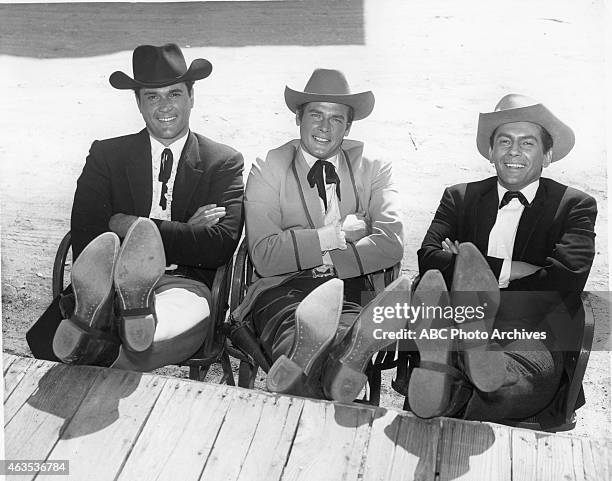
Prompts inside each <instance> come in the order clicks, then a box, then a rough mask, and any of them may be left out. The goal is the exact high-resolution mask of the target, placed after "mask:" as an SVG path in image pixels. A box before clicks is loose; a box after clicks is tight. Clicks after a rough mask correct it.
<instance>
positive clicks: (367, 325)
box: [323, 276, 410, 402]
mask: <svg viewBox="0 0 612 481" xmlns="http://www.w3.org/2000/svg"><path fill="white" fill-rule="evenodd" d="M398 293H401V294H398ZM395 299H396V300H397V302H402V301H403V302H409V301H410V279H408V278H407V277H403V276H402V277H400V278H399V279H396V280H395V281H393V282H392V283H391V284H389V285H388V286H387V287H386V288H385V290H384V291H383V292H381V293H380V294H379V295H378V296H376V297H375V298H374V300H372V302H370V303H369V304H368V305H367V306H365V307H364V308H363V309H362V311H361V313H360V314H359V316H358V317H357V320H356V321H355V324H354V326H353V328H352V331H351V333H350V334H349V335H351V336H352V339H351V344H350V345H349V346H348V348H347V350H346V351H345V353H344V354H343V355H342V356H341V357H340V358H339V359H337V360H332V361H330V363H329V365H328V366H327V368H326V369H325V379H324V383H323V385H324V390H325V394H326V395H327V396H328V397H329V398H330V399H333V400H334V401H342V402H351V401H353V400H354V399H355V398H356V397H357V396H358V395H359V393H360V392H361V390H362V389H363V387H364V386H365V384H366V382H367V380H368V378H367V376H366V375H365V374H364V371H365V368H366V366H367V364H368V361H369V360H370V359H371V358H372V356H373V355H374V354H375V353H376V352H378V351H380V350H381V349H384V348H385V347H387V346H389V345H391V344H393V343H394V342H396V341H394V340H389V339H376V338H375V337H374V331H375V330H376V329H380V328H381V327H383V326H384V327H385V330H388V331H399V330H401V329H403V328H404V327H405V326H406V322H407V320H406V319H404V318H402V317H395V318H393V319H386V320H385V321H384V324H377V323H375V322H374V321H373V309H374V307H377V306H378V305H388V306H390V305H391V303H393V302H394V300H395Z"/></svg>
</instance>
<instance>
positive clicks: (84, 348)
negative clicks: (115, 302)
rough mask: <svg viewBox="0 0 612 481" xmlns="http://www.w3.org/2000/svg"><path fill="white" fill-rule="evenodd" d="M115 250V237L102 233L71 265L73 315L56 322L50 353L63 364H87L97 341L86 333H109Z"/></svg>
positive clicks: (95, 351) (98, 351) (116, 240)
mask: <svg viewBox="0 0 612 481" xmlns="http://www.w3.org/2000/svg"><path fill="white" fill-rule="evenodd" d="M118 251H119V239H118V237H117V236H116V235H115V234H113V233H112V232H105V233H104V234H101V235H100V236H98V237H96V238H95V239H94V240H93V241H92V242H90V243H89V244H88V245H87V246H86V247H85V249H83V252H81V255H80V256H79V257H78V258H77V260H76V261H75V262H74V264H73V266H72V273H71V282H72V288H73V292H74V298H75V307H74V313H73V314H72V317H71V319H64V320H63V321H62V322H61V323H60V325H59V326H58V329H57V330H56V332H55V335H54V337H53V352H54V353H55V355H56V356H57V357H58V358H59V359H61V360H62V361H63V362H66V363H77V362H79V363H89V362H92V361H95V359H96V356H97V355H98V354H99V353H100V349H99V347H98V342H99V339H92V336H91V334H90V332H91V330H100V331H102V330H106V331H110V328H111V324H110V323H111V322H112V321H111V319H110V314H111V310H112V306H111V305H110V303H111V302H112V295H113V266H114V264H115V259H116V258H117V253H118ZM79 326H82V327H79ZM88 328H89V331H88Z"/></svg>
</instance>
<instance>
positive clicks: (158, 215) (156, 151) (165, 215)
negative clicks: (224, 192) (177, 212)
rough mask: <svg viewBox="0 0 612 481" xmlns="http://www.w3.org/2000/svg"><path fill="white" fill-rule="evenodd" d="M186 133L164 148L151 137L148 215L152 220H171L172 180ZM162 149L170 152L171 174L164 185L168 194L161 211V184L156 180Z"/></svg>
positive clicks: (185, 139) (174, 176) (185, 140)
mask: <svg viewBox="0 0 612 481" xmlns="http://www.w3.org/2000/svg"><path fill="white" fill-rule="evenodd" d="M188 134H189V132H187V133H186V134H185V135H183V136H182V137H181V138H180V139H178V140H175V141H174V142H173V143H172V144H170V145H169V146H167V147H166V146H165V145H164V144H162V143H161V142H159V141H158V140H157V139H155V138H153V137H151V135H149V138H150V139H151V167H152V169H151V170H152V173H153V176H152V179H151V182H153V199H152V200H151V214H150V215H149V217H150V218H152V219H161V220H172V219H171V212H172V192H173V190H174V179H175V178H176V169H177V168H178V163H179V159H180V158H181V153H182V152H183V147H185V142H187V135H188ZM164 149H170V150H171V151H172V172H171V173H170V179H169V180H168V182H167V183H166V185H167V186H168V192H167V193H166V209H165V210H164V209H162V208H161V206H160V205H159V199H160V197H161V190H162V182H160V181H159V180H157V179H158V176H159V169H160V167H161V155H162V152H163V151H164Z"/></svg>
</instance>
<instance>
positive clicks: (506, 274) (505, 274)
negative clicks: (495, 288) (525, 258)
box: [498, 259, 512, 289]
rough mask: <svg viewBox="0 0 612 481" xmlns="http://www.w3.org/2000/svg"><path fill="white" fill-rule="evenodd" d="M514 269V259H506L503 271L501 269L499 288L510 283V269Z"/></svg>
mask: <svg viewBox="0 0 612 481" xmlns="http://www.w3.org/2000/svg"><path fill="white" fill-rule="evenodd" d="M511 269H512V259H504V262H503V263H502V267H501V271H499V280H498V283H499V288H500V289H503V288H504V287H508V284H510V271H511Z"/></svg>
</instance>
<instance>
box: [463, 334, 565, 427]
mask: <svg viewBox="0 0 612 481" xmlns="http://www.w3.org/2000/svg"><path fill="white" fill-rule="evenodd" d="M504 358H505V361H506V362H505V368H506V372H505V376H506V381H505V383H504V385H503V386H502V387H501V388H500V389H498V390H497V391H494V392H489V393H485V392H480V391H478V390H474V391H473V393H472V396H471V397H470V399H469V401H468V403H467V406H466V409H465V412H464V415H463V418H464V419H470V420H474V421H499V420H502V419H525V418H528V417H530V416H534V415H536V414H537V413H539V412H540V411H542V410H543V409H544V408H545V407H546V406H548V405H549V404H550V402H551V401H552V400H553V398H554V397H555V394H556V393H557V390H558V389H559V384H560V382H561V374H562V372H563V354H562V353H561V352H558V351H552V352H551V351H549V350H548V349H547V347H546V346H545V345H544V343H542V342H541V341H538V340H533V339H531V340H518V341H514V342H511V343H509V344H506V345H505V346H504Z"/></svg>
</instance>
